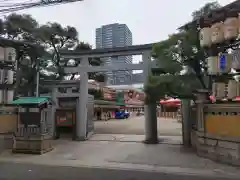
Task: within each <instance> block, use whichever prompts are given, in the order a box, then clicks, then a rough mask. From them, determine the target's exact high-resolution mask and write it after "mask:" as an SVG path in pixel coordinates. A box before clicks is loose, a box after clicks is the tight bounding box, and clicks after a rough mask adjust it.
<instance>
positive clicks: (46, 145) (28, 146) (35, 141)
mask: <svg viewBox="0 0 240 180" xmlns="http://www.w3.org/2000/svg"><path fill="white" fill-rule="evenodd" d="M51 150H53V147H52V137H51V136H49V135H42V136H35V137H29V138H26V137H16V138H15V140H14V144H13V149H12V152H13V153H24V154H44V153H46V152H49V151H51Z"/></svg>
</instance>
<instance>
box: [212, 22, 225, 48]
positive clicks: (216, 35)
mask: <svg viewBox="0 0 240 180" xmlns="http://www.w3.org/2000/svg"><path fill="white" fill-rule="evenodd" d="M211 31H212V34H211V39H212V43H213V44H217V43H221V42H223V41H224V33H223V23H222V22H217V23H215V24H213V25H212V26H211Z"/></svg>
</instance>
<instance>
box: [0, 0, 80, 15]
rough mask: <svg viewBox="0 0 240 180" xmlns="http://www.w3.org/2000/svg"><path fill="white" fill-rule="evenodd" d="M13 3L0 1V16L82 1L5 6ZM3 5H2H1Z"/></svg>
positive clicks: (30, 0) (47, 0)
mask: <svg viewBox="0 0 240 180" xmlns="http://www.w3.org/2000/svg"><path fill="white" fill-rule="evenodd" d="M10 1H11V2H13V1H14V0H2V1H0V15H6V14H8V13H13V12H16V11H20V10H24V9H29V8H37V7H49V6H55V5H61V4H67V3H73V2H79V1H83V0H40V1H37V2H33V0H28V1H24V2H20V3H12V4H10V3H9V4H6V3H5V2H10ZM2 3H4V4H2Z"/></svg>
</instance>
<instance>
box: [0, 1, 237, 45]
mask: <svg viewBox="0 0 240 180" xmlns="http://www.w3.org/2000/svg"><path fill="white" fill-rule="evenodd" d="M25 1H26V0H25ZM35 1H36V0H35ZM232 1H233V0H219V2H220V3H221V4H222V5H226V4H228V3H230V2H232ZM206 2H211V1H210V0H181V1H180V0H84V1H83V2H76V3H71V4H65V5H59V6H52V7H46V8H33V9H29V10H25V11H22V12H24V13H29V14H32V16H33V17H34V18H36V19H37V20H38V21H39V22H40V23H46V22H49V21H56V22H59V23H61V24H63V25H71V26H74V27H76V28H77V30H78V31H79V39H80V40H81V41H86V42H88V43H90V44H92V45H95V29H96V28H97V27H100V26H101V25H104V24H110V23H115V22H118V23H125V24H127V25H128V27H129V28H130V30H131V31H132V33H133V43H134V44H145V43H152V42H157V41H161V40H163V39H166V38H167V36H168V35H169V34H171V33H174V32H175V31H176V29H177V28H178V27H179V26H181V25H183V24H185V23H186V22H188V21H190V20H191V13H192V12H193V11H194V10H196V9H199V8H200V7H201V6H203V5H204V4H205V3H206ZM0 4H1V2H0Z"/></svg>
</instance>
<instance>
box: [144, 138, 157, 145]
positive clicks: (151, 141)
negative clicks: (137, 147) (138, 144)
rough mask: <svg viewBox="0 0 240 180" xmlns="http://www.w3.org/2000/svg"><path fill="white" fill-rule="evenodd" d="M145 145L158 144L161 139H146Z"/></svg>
mask: <svg viewBox="0 0 240 180" xmlns="http://www.w3.org/2000/svg"><path fill="white" fill-rule="evenodd" d="M143 143H144V144H158V143H159V139H158V138H153V139H145V140H144V141H143Z"/></svg>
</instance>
